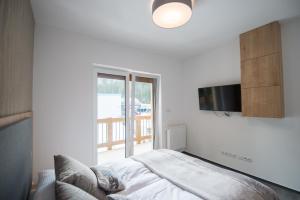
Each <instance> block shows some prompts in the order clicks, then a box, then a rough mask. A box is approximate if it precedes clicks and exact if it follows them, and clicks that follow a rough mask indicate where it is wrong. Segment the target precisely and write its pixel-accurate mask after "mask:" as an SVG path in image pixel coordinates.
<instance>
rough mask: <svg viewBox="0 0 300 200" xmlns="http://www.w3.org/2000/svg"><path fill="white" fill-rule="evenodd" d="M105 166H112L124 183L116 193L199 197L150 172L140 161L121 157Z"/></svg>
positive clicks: (166, 199) (150, 198)
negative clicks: (122, 188)
mask: <svg viewBox="0 0 300 200" xmlns="http://www.w3.org/2000/svg"><path fill="white" fill-rule="evenodd" d="M106 166H108V167H110V168H112V169H113V170H114V171H115V172H116V173H117V174H118V176H119V178H120V180H121V181H122V182H123V183H124V185H125V188H126V189H125V190H123V191H121V192H119V193H117V194H118V195H121V196H124V197H127V198H128V199H134V200H199V199H201V198H199V197H197V196H195V195H194V194H192V193H189V192H187V191H185V190H182V189H180V188H179V187H177V186H175V185H174V184H172V183H171V182H169V181H168V180H166V179H164V178H161V177H159V176H158V175H156V174H154V173H152V172H151V171H150V170H149V169H148V168H146V167H145V166H144V165H143V164H142V163H140V162H137V161H134V160H132V159H130V158H129V159H123V160H120V161H117V162H114V163H111V164H109V163H108V164H106Z"/></svg>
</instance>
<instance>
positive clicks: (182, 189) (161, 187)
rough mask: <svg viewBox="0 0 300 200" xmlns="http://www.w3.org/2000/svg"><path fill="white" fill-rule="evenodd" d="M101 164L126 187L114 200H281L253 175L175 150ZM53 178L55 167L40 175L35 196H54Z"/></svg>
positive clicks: (48, 197) (114, 195)
mask: <svg viewBox="0 0 300 200" xmlns="http://www.w3.org/2000/svg"><path fill="white" fill-rule="evenodd" d="M102 166H103V167H107V168H109V169H111V170H113V171H114V172H115V173H116V176H117V177H118V179H119V180H120V181H121V182H122V183H123V184H124V186H125V189H123V190H122V191H119V192H117V193H114V194H110V195H109V197H110V198H111V199H129V200H206V199H212V200H221V199H222V200H226V199H228V200H229V199H230V200H242V199H245V200H246V199H253V200H277V199H278V197H277V195H276V193H275V192H274V191H273V190H272V189H270V188H269V187H267V186H265V185H264V184H262V183H260V182H258V181H256V180H254V179H252V178H249V177H247V176H244V175H241V174H238V173H235V172H232V171H229V170H226V169H223V168H220V167H217V166H215V165H212V164H209V163H207V162H204V161H202V160H199V159H197V158H193V157H190V156H188V155H185V154H182V153H179V152H175V151H172V150H166V149H161V150H155V151H151V152H148V153H145V154H142V155H138V156H132V157H130V158H126V159H122V160H119V161H117V162H112V163H106V164H103V165H102ZM45 174H47V175H45ZM45 179H47V180H49V181H45ZM54 181H55V176H54V171H53V170H47V171H46V173H45V171H44V172H43V173H42V176H41V174H40V180H39V184H38V189H37V192H36V194H35V196H34V198H33V199H34V200H39V199H45V200H51V199H54V197H55V195H54V194H53V193H54ZM46 188H48V189H46ZM41 189H42V190H41ZM46 197H47V198H46Z"/></svg>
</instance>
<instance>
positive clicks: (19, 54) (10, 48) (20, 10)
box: [0, 0, 34, 118]
mask: <svg viewBox="0 0 300 200" xmlns="http://www.w3.org/2000/svg"><path fill="white" fill-rule="evenodd" d="M0 31H1V33H0V118H1V117H5V116H9V115H13V114H17V113H23V112H27V111H31V110H32V66H33V43H34V40H33V34H34V19H33V14H32V9H31V4H30V0H1V1H0Z"/></svg>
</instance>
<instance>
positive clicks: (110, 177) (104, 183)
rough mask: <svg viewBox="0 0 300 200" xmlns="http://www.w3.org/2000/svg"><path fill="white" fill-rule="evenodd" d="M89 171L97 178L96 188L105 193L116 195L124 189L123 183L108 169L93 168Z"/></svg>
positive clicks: (101, 167)
mask: <svg viewBox="0 0 300 200" xmlns="http://www.w3.org/2000/svg"><path fill="white" fill-rule="evenodd" d="M91 169H92V170H93V172H94V173H95V174H96V176H97V180H98V186H99V187H100V188H101V189H103V190H104V191H105V192H106V193H109V194H110V193H116V192H119V191H121V190H124V189H125V187H124V185H123V183H122V182H121V181H119V179H118V177H117V175H115V173H114V172H113V171H112V170H111V169H110V168H108V167H103V166H95V167H91Z"/></svg>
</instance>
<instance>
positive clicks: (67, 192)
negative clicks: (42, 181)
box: [55, 181, 97, 200]
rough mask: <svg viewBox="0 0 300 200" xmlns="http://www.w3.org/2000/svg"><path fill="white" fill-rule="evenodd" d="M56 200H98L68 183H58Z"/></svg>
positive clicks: (56, 185)
mask: <svg viewBox="0 0 300 200" xmlns="http://www.w3.org/2000/svg"><path fill="white" fill-rule="evenodd" d="M55 195H56V200H97V199H96V198H95V197H94V196H92V195H90V194H89V193H87V192H85V191H83V190H82V189H80V188H78V187H76V186H73V185H71V184H68V183H64V182H60V181H56V184H55Z"/></svg>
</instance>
